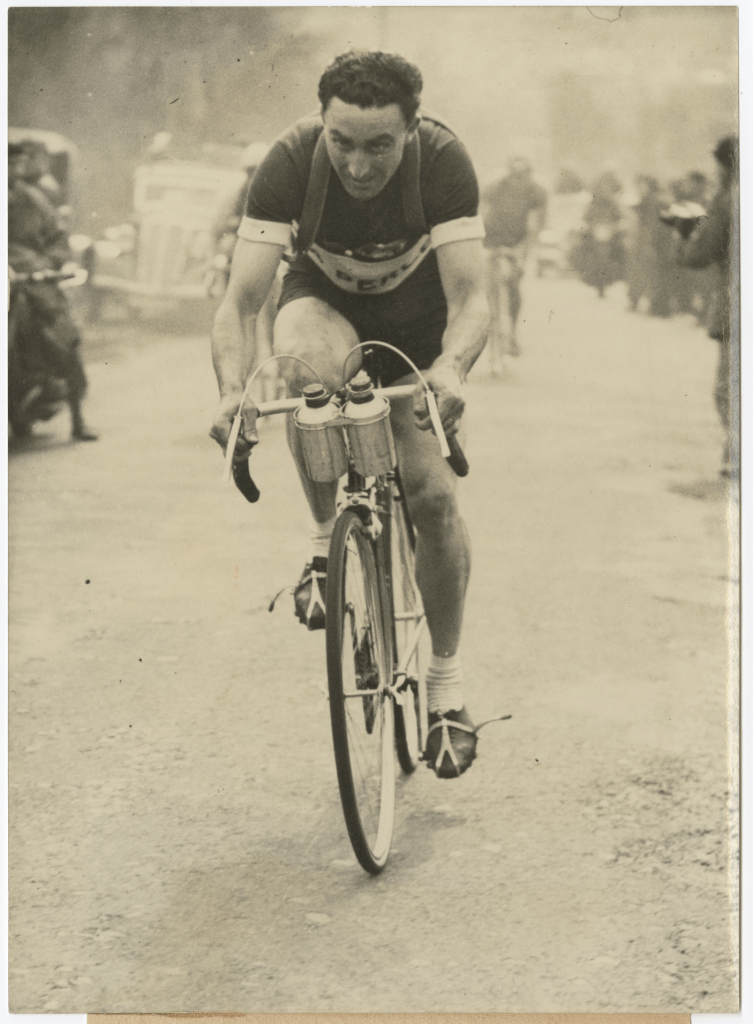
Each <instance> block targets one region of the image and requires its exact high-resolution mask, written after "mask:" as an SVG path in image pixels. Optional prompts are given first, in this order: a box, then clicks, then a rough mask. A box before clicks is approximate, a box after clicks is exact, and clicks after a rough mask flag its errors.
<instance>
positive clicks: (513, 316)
mask: <svg viewBox="0 0 753 1024" xmlns="http://www.w3.org/2000/svg"><path fill="white" fill-rule="evenodd" d="M522 276H523V275H522V274H521V273H520V271H519V270H517V269H516V268H513V271H512V273H511V276H510V280H509V281H508V285H507V289H508V302H509V311H510V354H511V355H514V356H517V355H519V353H520V349H519V347H518V315H519V313H520V307H521V304H522V301H523V299H522V296H521V294H520V279H521V277H522Z"/></svg>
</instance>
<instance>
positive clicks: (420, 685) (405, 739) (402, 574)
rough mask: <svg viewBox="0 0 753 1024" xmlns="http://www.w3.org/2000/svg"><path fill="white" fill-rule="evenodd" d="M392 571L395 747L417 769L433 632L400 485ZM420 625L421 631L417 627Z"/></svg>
mask: <svg viewBox="0 0 753 1024" xmlns="http://www.w3.org/2000/svg"><path fill="white" fill-rule="evenodd" d="M390 522H391V545H392V548H391V572H392V601H393V612H394V643H395V670H396V671H397V672H405V676H404V678H403V679H402V686H401V687H400V688H399V689H400V693H399V700H400V701H401V702H400V703H398V704H397V705H396V706H395V746H396V749H397V758H398V761H399V762H400V767H401V768H402V769H403V771H404V772H412V771H414V770H415V768H416V765H417V764H418V761H419V758H420V756H421V750H422V746H423V745H422V743H421V736H422V734H423V732H424V731H425V723H423V724H422V722H421V708H422V707H424V708H425V707H426V696H425V692H424V691H425V686H426V682H425V673H426V650H425V647H426V644H427V643H428V635H427V633H426V630H425V624H426V623H425V619H424V614H423V605H422V603H421V595H420V593H419V590H418V587H417V585H416V576H415V569H414V567H415V536H414V533H413V527H412V524H411V522H410V519H409V518H408V514H407V510H406V507H405V499H404V497H403V495H402V494H401V493H400V492H399V491H398V489H397V488H396V493H395V495H394V497H393V502H392V515H391V516H390ZM419 629H420V630H421V632H420V633H419V632H418V630H419Z"/></svg>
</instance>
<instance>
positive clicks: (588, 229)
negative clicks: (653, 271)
mask: <svg viewBox="0 0 753 1024" xmlns="http://www.w3.org/2000/svg"><path fill="white" fill-rule="evenodd" d="M592 187H593V199H592V200H591V202H590V203H589V204H588V207H587V209H586V212H585V214H584V216H583V225H582V227H581V236H580V239H579V241H578V242H577V243H576V246H575V249H574V250H573V254H572V258H571V262H572V266H573V268H574V269H575V270H576V271H577V272H578V273H579V275H580V278H581V280H582V281H583V282H584V283H585V284H588V285H591V286H592V287H593V288H595V289H596V291H597V292H598V294H599V297H600V298H603V297H604V294H605V292H606V289H607V288H608V286H609V285H610V284H613V283H614V282H615V281H621V280H623V279H624V277H625V265H626V252H625V242H624V234H625V232H624V223H623V210H622V207H621V206H620V203H619V201H618V197H619V195H620V193H621V192H622V185H621V184H620V182H619V179H618V178H617V176H616V175H615V174H614V173H613V172H612V171H605V172H604V173H603V174H600V175H599V177H598V178H597V179H596V181H595V182H594V183H593V186H592Z"/></svg>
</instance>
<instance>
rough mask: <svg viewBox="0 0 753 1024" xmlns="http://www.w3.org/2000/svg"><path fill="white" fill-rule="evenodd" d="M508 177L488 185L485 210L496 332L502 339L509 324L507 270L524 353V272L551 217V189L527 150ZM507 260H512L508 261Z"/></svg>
mask: <svg viewBox="0 0 753 1024" xmlns="http://www.w3.org/2000/svg"><path fill="white" fill-rule="evenodd" d="M507 169H508V173H507V175H506V176H505V177H503V178H500V179H499V180H497V181H495V182H493V183H492V184H491V185H489V186H488V187H487V188H485V189H484V193H483V196H482V210H483V216H484V227H485V229H486V238H485V240H484V245H485V247H486V249H487V279H488V292H489V306H490V308H491V315H492V320H491V324H490V327H489V331H490V334H493V335H494V334H496V335H497V336H498V337H499V339H500V341H501V340H502V339H501V334H502V333H503V331H504V329H503V326H502V324H501V310H500V305H499V288H500V286H501V283H502V282H501V281H500V279H499V278H500V275H501V274H502V273H503V272H504V273H505V284H506V286H507V290H508V294H509V314H510V337H509V345H508V348H509V352H510V355H513V356H517V355H520V347H519V345H518V339H517V322H518V314H519V313H520V306H521V301H522V300H521V295H520V279H521V278H522V276H523V268H524V265H525V260H526V257H527V256H528V250H529V248H530V244H531V241H532V240H534V239H536V238H537V237H538V234H539V232H540V231H541V230H542V229H543V227H544V221H545V218H546V205H547V198H546V192H545V191H544V189H543V188H542V187H541V185H538V184H537V183H536V182H535V181H534V180H533V178H532V176H531V170H532V169H531V164H530V163H529V161H528V160H527V159H526V158H525V157H522V156H516V157H513V158H512V159H511V160H510V161H509V163H508V165H507ZM504 264H507V266H504Z"/></svg>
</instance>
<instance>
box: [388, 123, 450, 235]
mask: <svg viewBox="0 0 753 1024" xmlns="http://www.w3.org/2000/svg"><path fill="white" fill-rule="evenodd" d="M421 117H422V118H423V119H424V120H426V121H433V122H434V123H435V124H438V125H439V126H440V127H441V128H444V129H446V131H448V132H450V134H451V135H455V132H454V131H453V130H452V128H450V126H449V125H448V124H447V122H446V121H444V120H442V118H440V117H437V116H436V115H435V114H432V113H429V111H426V110H423V109H422V111H421ZM401 174H402V186H403V211H404V213H405V220H406V222H407V224H408V231H409V233H410V234H411V235H414V236H415V235H425V234H426V231H427V227H426V217H425V216H424V207H423V203H422V202H421V139H420V138H419V134H418V131H416V132H415V133H414V134H413V135H412V136H411V138H410V140H409V142H408V143H407V144H406V146H405V152H404V153H403V162H402V164H401Z"/></svg>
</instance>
